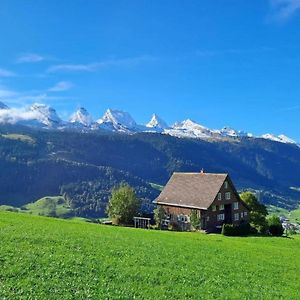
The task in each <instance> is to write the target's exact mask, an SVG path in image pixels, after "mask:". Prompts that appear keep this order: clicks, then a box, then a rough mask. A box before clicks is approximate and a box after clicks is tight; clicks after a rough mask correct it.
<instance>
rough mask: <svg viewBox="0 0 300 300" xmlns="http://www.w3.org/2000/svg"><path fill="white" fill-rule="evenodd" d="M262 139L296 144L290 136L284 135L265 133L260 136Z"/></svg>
mask: <svg viewBox="0 0 300 300" xmlns="http://www.w3.org/2000/svg"><path fill="white" fill-rule="evenodd" d="M261 137H262V138H263V139H267V140H271V141H275V142H279V143H285V144H297V143H296V142H295V141H294V140H292V139H291V138H289V137H287V136H286V135H283V134H281V135H278V136H276V135H274V134H271V133H266V134H263V135H262V136H261Z"/></svg>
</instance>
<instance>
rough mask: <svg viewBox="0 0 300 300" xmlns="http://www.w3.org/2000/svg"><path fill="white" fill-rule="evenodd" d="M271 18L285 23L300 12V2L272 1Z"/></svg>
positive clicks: (296, 0) (295, 0)
mask: <svg viewBox="0 0 300 300" xmlns="http://www.w3.org/2000/svg"><path fill="white" fill-rule="evenodd" d="M270 4H271V18H272V19H275V20H277V21H285V20H287V19H289V18H290V17H292V16H293V15H295V14H296V12H297V11H298V10H300V0H270Z"/></svg>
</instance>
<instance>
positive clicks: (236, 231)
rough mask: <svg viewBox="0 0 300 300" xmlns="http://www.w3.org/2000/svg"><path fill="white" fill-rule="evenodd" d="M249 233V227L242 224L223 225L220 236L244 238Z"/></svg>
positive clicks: (246, 224)
mask: <svg viewBox="0 0 300 300" xmlns="http://www.w3.org/2000/svg"><path fill="white" fill-rule="evenodd" d="M249 233H250V225H249V224H248V223H242V224H240V225H234V224H223V226H222V234H223V235H226V236H245V235H248V234H249Z"/></svg>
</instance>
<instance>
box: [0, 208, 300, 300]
mask: <svg viewBox="0 0 300 300" xmlns="http://www.w3.org/2000/svg"><path fill="white" fill-rule="evenodd" d="M0 240H1V243H0V299H2V298H3V299H20V298H24V299H46V298H47V299H216V298H218V299H279V298H282V299H297V298H298V296H299V295H298V291H299V288H300V282H299V277H300V239H299V237H293V238H291V239H287V238H259V237H248V238H229V237H223V236H220V235H204V234H199V233H176V232H164V231H147V230H141V229H133V228H116V227H111V226H104V225H97V224H88V223H83V222H76V221H66V220H58V219H52V218H45V217H38V216H32V215H28V214H20V213H12V212H0Z"/></svg>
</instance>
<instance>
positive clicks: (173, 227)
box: [168, 222, 180, 231]
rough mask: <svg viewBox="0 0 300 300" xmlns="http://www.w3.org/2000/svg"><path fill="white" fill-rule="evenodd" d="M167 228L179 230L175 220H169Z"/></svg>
mask: <svg viewBox="0 0 300 300" xmlns="http://www.w3.org/2000/svg"><path fill="white" fill-rule="evenodd" d="M168 230H172V231H179V230H180V228H179V225H178V223H176V222H171V223H170V224H169V226H168Z"/></svg>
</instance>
